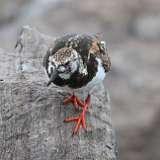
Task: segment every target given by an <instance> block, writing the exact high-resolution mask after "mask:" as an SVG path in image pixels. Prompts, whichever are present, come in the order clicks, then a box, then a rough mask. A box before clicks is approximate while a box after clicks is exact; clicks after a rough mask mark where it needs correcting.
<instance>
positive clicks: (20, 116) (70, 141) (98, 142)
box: [0, 26, 117, 160]
mask: <svg viewBox="0 0 160 160" xmlns="http://www.w3.org/2000/svg"><path fill="white" fill-rule="evenodd" d="M18 40H19V42H20V43H21V44H23V48H20V50H21V52H20V53H19V52H18V51H14V52H13V53H8V52H6V51H4V50H3V49H0V57H1V59H0V67H1V69H0V159H1V160H116V153H117V151H116V145H115V144H116V143H115V137H114V132H113V129H112V125H111V113H110V112H111V109H110V103H109V98H108V97H109V96H108V92H107V91H106V90H105V88H104V86H103V84H100V85H99V86H97V88H96V89H95V92H94V93H95V94H94V95H92V97H91V98H92V101H91V102H92V104H91V106H90V108H89V111H90V113H91V115H90V114H89V113H88V114H87V115H86V116H87V126H88V131H87V132H85V131H83V130H80V133H79V134H78V135H75V136H72V134H71V133H72V129H73V127H74V126H75V124H74V123H64V122H63V120H64V118H65V117H68V116H69V115H74V114H75V115H76V114H77V113H78V111H75V110H74V108H73V107H72V106H71V105H70V106H63V104H62V101H63V99H64V98H65V97H66V96H67V95H68V93H67V92H66V91H64V90H62V89H61V88H60V87H56V86H54V85H51V86H50V87H47V86H46V84H47V81H48V78H47V76H46V74H45V71H44V69H43V66H42V58H43V56H44V55H45V54H46V51H47V49H48V47H49V45H50V44H54V39H53V38H52V37H49V36H46V35H44V34H41V33H40V32H38V31H37V30H36V29H34V28H31V27H29V26H24V27H23V28H22V31H21V33H20V35H19V37H18ZM78 94H79V95H80V96H81V93H78Z"/></svg>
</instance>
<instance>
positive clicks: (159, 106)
mask: <svg viewBox="0 0 160 160" xmlns="http://www.w3.org/2000/svg"><path fill="white" fill-rule="evenodd" d="M26 24H27V25H31V26H33V27H36V28H37V29H38V30H39V31H40V32H43V33H45V34H49V35H51V36H53V37H55V36H59V35H61V34H64V33H68V32H82V33H84V32H85V33H90V34H95V33H100V36H101V37H102V39H105V40H106V41H107V44H108V48H109V49H108V50H109V54H110V57H111V61H112V70H111V72H110V73H109V74H108V76H107V77H106V81H105V83H106V86H107V88H108V89H109V91H110V95H111V101H112V121H113V124H114V128H115V130H116V135H117V140H118V145H119V152H120V153H119V157H120V159H122V160H150V159H154V160H158V159H160V152H159V147H160V118H159V116H160V98H159V97H160V71H159V68H160V53H159V50H160V1H159V0H152V1H151V0H134V1H128V0H113V1H111V0H94V1H93V0H79V1H78V0H77V1H76V0H14V1H13V0H0V48H4V49H6V50H8V51H12V50H13V49H14V45H15V42H16V37H17V34H18V33H17V31H18V30H20V27H21V26H23V25H26ZM2 61H3V59H0V63H1V62H2Z"/></svg>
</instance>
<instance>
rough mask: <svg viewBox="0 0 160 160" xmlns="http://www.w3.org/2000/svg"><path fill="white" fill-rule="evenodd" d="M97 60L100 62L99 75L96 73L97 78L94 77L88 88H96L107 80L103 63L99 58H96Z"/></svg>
mask: <svg viewBox="0 0 160 160" xmlns="http://www.w3.org/2000/svg"><path fill="white" fill-rule="evenodd" d="M96 60H97V62H98V69H97V73H96V75H95V77H93V79H92V80H91V81H90V82H89V83H88V84H87V88H88V87H89V88H92V87H94V86H95V85H97V84H98V83H101V82H102V81H103V80H104V78H105V70H104V68H103V65H102V61H101V59H99V58H96Z"/></svg>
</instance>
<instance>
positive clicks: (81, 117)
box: [64, 95, 90, 135]
mask: <svg viewBox="0 0 160 160" xmlns="http://www.w3.org/2000/svg"><path fill="white" fill-rule="evenodd" d="M73 96H74V95H73ZM71 98H72V97H71ZM71 98H70V99H71ZM71 100H72V101H71ZM71 100H70V101H69V99H68V101H67V100H66V101H65V102H67V104H68V103H69V102H72V103H73V102H74V101H73V98H72V99H71ZM73 104H74V103H73ZM89 104H90V95H88V96H87V98H86V100H85V102H84V103H82V102H81V101H79V100H77V105H79V106H80V107H82V112H81V113H80V114H79V116H78V117H68V118H65V120H64V122H76V126H75V128H74V130H73V135H75V134H77V133H78V131H79V129H80V125H82V128H83V129H85V130H86V129H87V126H86V120H85V113H86V111H87V109H88V106H89Z"/></svg>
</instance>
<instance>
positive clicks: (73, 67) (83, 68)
mask: <svg viewBox="0 0 160 160" xmlns="http://www.w3.org/2000/svg"><path fill="white" fill-rule="evenodd" d="M43 66H44V67H45V69H46V72H47V74H48V76H49V82H48V86H49V85H50V84H51V83H54V84H55V85H57V86H61V87H63V86H68V87H69V88H71V89H73V95H72V96H71V97H69V98H66V99H65V100H64V102H63V103H64V105H67V104H69V103H72V104H73V106H75V108H78V107H80V108H82V112H81V113H80V114H79V116H77V117H68V118H66V119H64V122H74V121H75V122H76V125H75V128H74V129H73V135H74V134H76V133H77V132H78V131H79V128H80V126H81V125H82V127H83V128H84V129H85V130H86V128H87V127H86V120H85V113H86V111H87V109H88V107H89V104H90V97H91V96H90V90H91V89H92V88H93V87H94V86H95V85H97V84H98V83H100V82H102V81H103V79H104V78H105V75H106V72H108V71H109V70H110V66H111V63H110V59H109V57H108V54H107V49H106V44H105V42H104V41H100V40H99V38H98V36H90V35H86V34H83V35H80V34H68V35H65V36H62V37H60V38H57V39H56V40H55V44H54V45H53V46H52V47H50V48H49V49H48V51H47V54H46V55H45V57H44V59H43ZM79 88H85V90H86V89H87V90H88V96H87V98H86V99H85V101H82V100H80V99H79V98H77V97H76V96H75V94H74V90H75V89H79Z"/></svg>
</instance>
